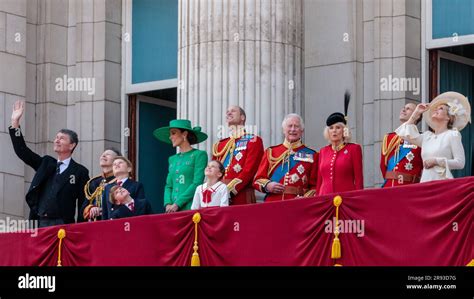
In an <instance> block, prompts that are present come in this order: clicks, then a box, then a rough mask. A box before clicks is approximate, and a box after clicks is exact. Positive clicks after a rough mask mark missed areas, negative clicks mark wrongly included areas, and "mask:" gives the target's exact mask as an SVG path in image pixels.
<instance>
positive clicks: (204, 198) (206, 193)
mask: <svg viewBox="0 0 474 299" xmlns="http://www.w3.org/2000/svg"><path fill="white" fill-rule="evenodd" d="M214 191H215V190H214V189H212V188H209V189H206V190H204V191H202V201H203V202H204V203H210V202H211V196H212V193H214Z"/></svg>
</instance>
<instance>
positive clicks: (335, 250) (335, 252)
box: [331, 195, 342, 259]
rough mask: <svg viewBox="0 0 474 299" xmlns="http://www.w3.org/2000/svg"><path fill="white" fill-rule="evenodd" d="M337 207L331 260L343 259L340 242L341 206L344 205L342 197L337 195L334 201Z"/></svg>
mask: <svg viewBox="0 0 474 299" xmlns="http://www.w3.org/2000/svg"><path fill="white" fill-rule="evenodd" d="M333 204H334V206H335V207H336V223H335V224H334V240H333V241H332V249H331V258H332V259H339V258H341V241H340V240H339V206H340V205H341V204H342V197H341V196H339V195H337V196H335V197H334V199H333Z"/></svg>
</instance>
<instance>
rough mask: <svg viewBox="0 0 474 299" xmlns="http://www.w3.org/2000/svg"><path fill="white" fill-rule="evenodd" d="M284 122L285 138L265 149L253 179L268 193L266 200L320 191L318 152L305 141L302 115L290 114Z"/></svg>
mask: <svg viewBox="0 0 474 299" xmlns="http://www.w3.org/2000/svg"><path fill="white" fill-rule="evenodd" d="M282 126H283V133H284V135H285V141H284V142H283V143H282V144H279V145H276V146H271V147H269V148H268V149H267V150H266V151H265V154H264V158H263V160H262V162H261V164H260V166H259V168H258V171H257V174H256V176H255V180H254V183H253V186H254V188H255V189H257V190H258V191H260V192H264V193H266V194H267V195H266V197H265V201H266V202H270V201H280V200H286V199H291V198H295V197H300V196H304V197H308V196H313V195H314V194H315V193H316V180H317V176H318V153H317V152H316V151H315V150H312V149H310V148H308V147H306V146H305V145H304V144H303V143H302V142H301V136H302V135H303V131H304V123H303V120H302V119H301V116H299V115H297V114H289V115H287V116H286V117H285V119H284V120H283V123H282Z"/></svg>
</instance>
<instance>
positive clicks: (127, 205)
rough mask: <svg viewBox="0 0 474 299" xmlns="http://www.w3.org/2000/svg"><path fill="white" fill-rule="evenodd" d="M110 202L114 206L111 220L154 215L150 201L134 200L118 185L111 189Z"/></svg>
mask: <svg viewBox="0 0 474 299" xmlns="http://www.w3.org/2000/svg"><path fill="white" fill-rule="evenodd" d="M110 202H111V203H112V205H113V206H112V209H111V211H110V215H109V216H110V219H119V218H126V217H133V216H140V215H149V214H152V211H151V205H150V202H148V200H146V199H133V198H132V197H131V196H130V192H128V190H127V189H125V188H123V187H120V186H117V185H115V186H113V187H112V188H111V189H110Z"/></svg>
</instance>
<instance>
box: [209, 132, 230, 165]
mask: <svg viewBox="0 0 474 299" xmlns="http://www.w3.org/2000/svg"><path fill="white" fill-rule="evenodd" d="M218 149H219V142H216V143H214V145H213V146H212V155H213V156H214V157H216V158H217V159H218V160H219V161H220V162H223V161H224V160H225V158H226V157H227V155H228V154H229V153H233V152H234V149H235V139H233V138H230V139H229V141H227V143H226V145H225V146H224V148H222V150H221V151H219V150H218Z"/></svg>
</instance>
